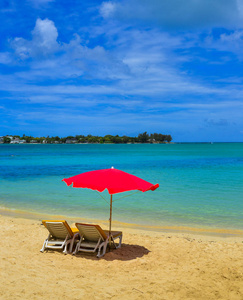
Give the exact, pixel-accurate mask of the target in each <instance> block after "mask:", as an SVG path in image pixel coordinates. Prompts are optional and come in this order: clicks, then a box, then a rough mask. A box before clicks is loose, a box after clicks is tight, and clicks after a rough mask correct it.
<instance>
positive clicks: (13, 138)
mask: <svg viewBox="0 0 243 300" xmlns="http://www.w3.org/2000/svg"><path fill="white" fill-rule="evenodd" d="M171 141H172V137H171V135H169V134H162V133H151V134H148V133H147V132H146V131H145V132H144V133H140V134H139V135H138V136H137V137H130V136H126V135H123V136H119V135H115V136H114V135H105V136H97V135H95V136H94V135H91V134H89V135H87V136H84V135H75V136H67V137H62V138H61V137H59V136H55V137H50V136H47V137H33V136H27V135H25V134H23V136H22V137H20V136H19V135H6V136H0V144H133V143H147V144H149V143H150V144H151V143H152V144H160V143H161V144H162V143H171Z"/></svg>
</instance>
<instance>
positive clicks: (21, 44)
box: [11, 19, 60, 59]
mask: <svg viewBox="0 0 243 300" xmlns="http://www.w3.org/2000/svg"><path fill="white" fill-rule="evenodd" d="M31 33H32V40H30V41H29V40H26V39H24V38H22V37H16V38H14V39H13V40H12V41H11V46H12V47H13V48H14V50H15V52H16V54H17V55H18V56H19V57H20V58H21V59H27V58H29V57H35V56H46V55H49V54H52V53H54V52H56V51H57V50H58V48H59V47H60V45H59V44H58V42H57V37H58V32H57V29H56V27H55V25H54V23H53V22H52V21H51V20H48V19H45V20H41V19H37V21H36V24H35V28H34V30H33V31H32V32H31Z"/></svg>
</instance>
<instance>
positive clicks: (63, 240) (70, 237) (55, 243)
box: [40, 220, 79, 254]
mask: <svg viewBox="0 0 243 300" xmlns="http://www.w3.org/2000/svg"><path fill="white" fill-rule="evenodd" d="M42 223H43V224H44V226H45V227H46V229H47V230H48V231H49V235H48V238H47V239H46V240H45V241H44V244H43V247H42V248H41V250H40V251H41V252H44V250H45V249H46V248H48V249H63V248H64V250H63V253H65V254H67V253H68V251H67V248H68V246H69V253H70V252H71V251H72V249H73V244H74V241H75V239H76V238H77V237H78V236H79V233H77V232H76V233H75V232H73V231H72V229H71V228H70V227H69V225H68V223H67V222H66V221H63V220H61V221H59V220H58V221H47V220H43V221H42Z"/></svg>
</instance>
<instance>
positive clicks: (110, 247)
mask: <svg viewBox="0 0 243 300" xmlns="http://www.w3.org/2000/svg"><path fill="white" fill-rule="evenodd" d="M111 218H112V195H111V200H110V224H109V247H110V248H111Z"/></svg>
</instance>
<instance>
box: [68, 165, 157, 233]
mask: <svg viewBox="0 0 243 300" xmlns="http://www.w3.org/2000/svg"><path fill="white" fill-rule="evenodd" d="M62 181H64V182H66V184H67V185H68V186H70V185H72V186H73V187H74V188H88V189H92V190H96V191H98V192H103V191H104V190H105V189H107V190H108V193H109V194H110V195H111V197H110V220H109V221H110V226H109V231H111V217H112V195H113V194H117V193H122V192H127V191H134V190H138V191H142V192H147V191H149V190H151V191H154V190H156V189H157V188H158V187H159V184H155V185H154V184H152V183H150V182H148V181H145V180H143V179H141V178H139V177H137V176H134V175H132V174H129V173H126V172H123V171H120V170H117V169H114V168H113V167H112V168H111V169H103V170H97V171H90V172H85V173H81V174H79V175H76V176H73V177H70V178H64V179H63V180H62Z"/></svg>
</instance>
